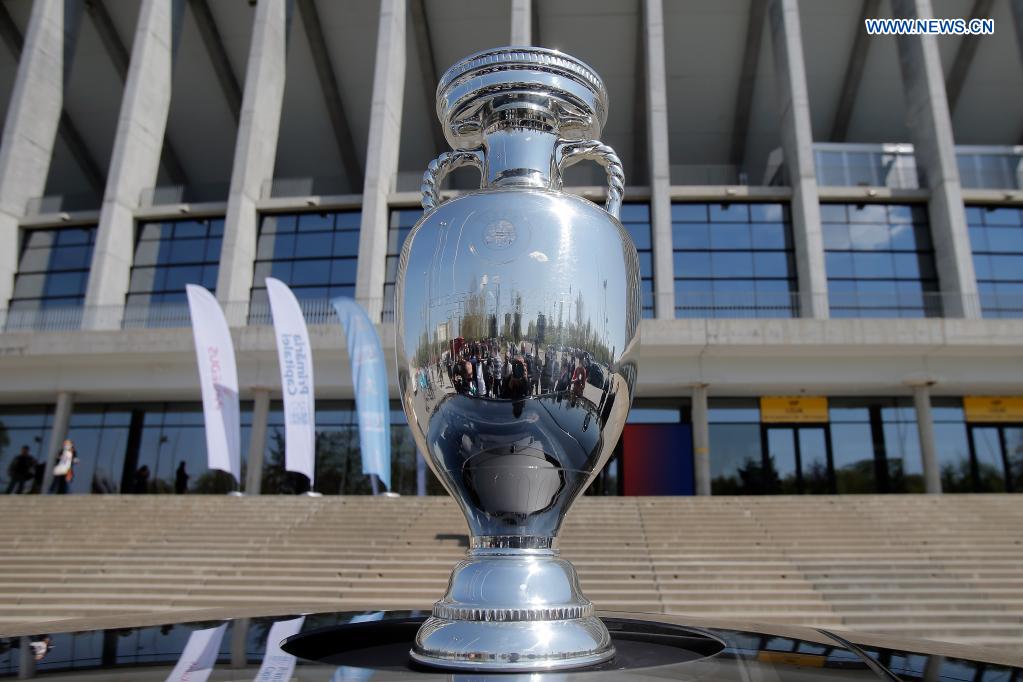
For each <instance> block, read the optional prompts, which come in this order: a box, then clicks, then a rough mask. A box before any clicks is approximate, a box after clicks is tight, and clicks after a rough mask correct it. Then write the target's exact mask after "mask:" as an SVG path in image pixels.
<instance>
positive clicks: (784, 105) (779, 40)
mask: <svg viewBox="0 0 1023 682" xmlns="http://www.w3.org/2000/svg"><path fill="white" fill-rule="evenodd" d="M769 17H770V27H771V43H772V45H773V49H774V70H775V74H776V78H777V91H776V93H777V98H778V111H779V114H780V116H781V146H782V153H783V154H784V156H785V169H786V171H787V174H788V179H789V184H791V185H792V237H793V241H794V243H795V251H796V263H797V266H796V267H797V273H796V275H797V277H798V278H799V308H800V314H801V315H802V316H803V317H816V318H826V317H828V275H827V271H826V270H825V269H824V240H823V237H822V234H821V210H820V204H819V200H818V195H817V171H816V169H815V167H814V160H813V131H812V129H811V128H810V97H809V95H808V94H807V90H806V65H805V63H804V61H803V43H802V39H801V33H800V28H799V4H798V2H797V1H796V0H770V5H769Z"/></svg>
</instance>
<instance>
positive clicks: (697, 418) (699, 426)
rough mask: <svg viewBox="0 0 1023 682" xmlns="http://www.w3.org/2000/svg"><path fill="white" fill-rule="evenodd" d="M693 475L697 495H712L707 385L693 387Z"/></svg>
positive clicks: (691, 417)
mask: <svg viewBox="0 0 1023 682" xmlns="http://www.w3.org/2000/svg"><path fill="white" fill-rule="evenodd" d="M690 419H691V420H692V422H693V474H694V478H695V479H696V494H697V495H710V427H709V426H708V424H707V384H695V385H694V386H693V405H692V410H691V415H690Z"/></svg>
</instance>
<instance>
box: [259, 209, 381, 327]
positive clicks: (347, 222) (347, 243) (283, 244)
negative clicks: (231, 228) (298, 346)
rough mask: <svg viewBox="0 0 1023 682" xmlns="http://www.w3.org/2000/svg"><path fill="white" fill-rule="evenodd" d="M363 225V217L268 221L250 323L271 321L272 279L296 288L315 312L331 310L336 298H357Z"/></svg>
mask: <svg viewBox="0 0 1023 682" xmlns="http://www.w3.org/2000/svg"><path fill="white" fill-rule="evenodd" d="M361 221H362V212H361V211H327V212H318V213H275V214H268V215H264V216H263V218H262V220H261V222H260V227H259V242H258V244H257V246H256V262H255V271H254V274H253V278H252V300H251V305H252V312H251V313H250V320H251V319H252V318H253V317H257V316H259V317H261V318H265V319H264V320H263V321H269V312H268V311H269V299H267V295H266V283H265V280H266V278H267V277H276V278H277V279H279V280H281V281H282V282H284V283H285V284H287V285H288V286H290V287H291V290H292V291H294V292H295V296H296V297H297V298H298V299H299V301H301V302H303V307H304V308H305V307H306V306H309V309H310V310H311V309H312V307H313V304H311V303H310V302H312V301H318V302H321V303H322V305H323V308H324V310H326V309H328V308H329V304H328V303H327V301H329V300H330V299H331V298H334V297H335V296H350V297H354V296H355V278H356V271H357V267H358V257H359V225H360V223H361ZM307 312H308V310H307ZM328 312H329V311H328Z"/></svg>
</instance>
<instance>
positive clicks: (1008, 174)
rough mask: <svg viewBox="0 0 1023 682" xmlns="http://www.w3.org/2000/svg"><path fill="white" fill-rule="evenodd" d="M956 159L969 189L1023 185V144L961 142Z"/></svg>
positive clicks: (1011, 187)
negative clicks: (992, 145) (1005, 144)
mask: <svg viewBox="0 0 1023 682" xmlns="http://www.w3.org/2000/svg"><path fill="white" fill-rule="evenodd" d="M956 161H957V162H958V165H959V182H960V184H962V186H963V187H966V188H967V189H1023V146H1019V147H989V146H973V145H960V146H957V147H956Z"/></svg>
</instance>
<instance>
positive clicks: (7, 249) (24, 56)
mask: <svg viewBox="0 0 1023 682" xmlns="http://www.w3.org/2000/svg"><path fill="white" fill-rule="evenodd" d="M63 106H64V1H63V0H39V1H38V2H35V3H33V4H32V15H31V17H30V18H29V22H28V31H27V32H26V34H25V42H24V46H23V47H22V50H21V58H20V59H19V60H18V75H17V77H16V78H15V80H14V91H13V92H12V93H11V102H10V105H9V107H8V109H7V120H6V122H5V124H4V129H3V139H2V141H0V244H3V245H4V246H3V248H0V309H3V308H6V307H7V303H8V301H10V299H11V295H12V294H13V292H14V275H15V273H16V272H17V269H18V254H19V253H20V249H18V246H17V245H18V243H19V242H18V222H19V221H20V220H21V218H22V217H23V216H24V215H25V209H26V205H27V204H28V201H29V200H30V199H34V198H36V197H41V196H42V195H43V192H44V191H45V189H46V176H47V175H48V174H49V171H50V160H51V159H52V158H53V145H54V141H55V140H56V138H57V127H58V125H59V124H60V112H61V110H62V109H63ZM0 322H2V320H0Z"/></svg>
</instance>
